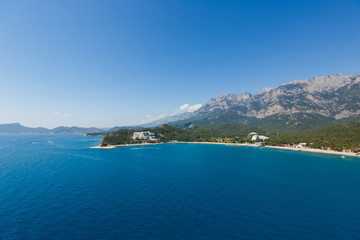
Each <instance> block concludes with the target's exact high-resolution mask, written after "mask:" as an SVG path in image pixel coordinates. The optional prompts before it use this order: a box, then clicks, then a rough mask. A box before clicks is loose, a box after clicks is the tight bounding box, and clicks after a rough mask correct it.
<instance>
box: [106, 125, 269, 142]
mask: <svg viewBox="0 0 360 240" xmlns="http://www.w3.org/2000/svg"><path fill="white" fill-rule="evenodd" d="M141 131H151V132H152V133H155V135H156V137H157V138H158V139H159V141H160V142H169V141H184V142H218V141H227V142H239V141H242V139H243V138H245V137H247V134H248V133H249V132H252V131H256V132H258V133H262V134H265V131H263V130H260V129H257V128H255V127H248V126H242V125H238V124H219V125H217V126H214V127H189V128H186V129H180V128H176V127H172V126H170V125H162V126H160V127H156V128H152V129H150V128H147V129H142V130H141ZM134 132H135V131H134V130H129V129H121V130H118V131H116V132H110V133H107V134H106V135H105V136H104V139H103V142H102V145H104V146H105V145H118V144H131V143H136V142H135V141H134V140H132V138H131V136H132V134H133V133H134ZM137 142H139V141H137Z"/></svg>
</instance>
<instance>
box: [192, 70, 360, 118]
mask: <svg viewBox="0 0 360 240" xmlns="http://www.w3.org/2000/svg"><path fill="white" fill-rule="evenodd" d="M215 110H218V111H228V110H232V111H235V112H236V113H237V114H238V115H242V116H247V117H255V118H265V117H268V116H271V115H274V114H294V113H314V114H319V115H322V116H326V117H332V118H334V119H342V118H346V117H350V116H355V115H359V114H360V75H356V76H345V75H343V74H333V75H330V76H321V77H316V78H312V79H306V80H296V81H292V82H289V83H286V84H283V85H281V86H279V87H277V88H274V89H271V88H266V89H263V90H262V91H260V92H259V93H257V94H255V95H251V94H250V93H243V94H222V95H220V96H218V97H216V98H213V99H211V100H210V101H209V102H208V103H207V104H205V105H204V106H203V107H202V108H200V109H199V110H197V111H196V112H195V113H194V114H193V116H197V115H200V114H203V113H209V112H212V111H215Z"/></svg>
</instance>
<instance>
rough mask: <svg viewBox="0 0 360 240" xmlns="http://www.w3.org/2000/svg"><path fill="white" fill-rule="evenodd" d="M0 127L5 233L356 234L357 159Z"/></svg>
mask: <svg viewBox="0 0 360 240" xmlns="http://www.w3.org/2000/svg"><path fill="white" fill-rule="evenodd" d="M99 140H100V137H86V136H83V135H56V134H52V135H51V134H0V193H1V194H0V238H1V239H359V238H360V230H359V229H360V228H359V224H360V188H359V183H360V159H359V158H356V157H346V158H345V159H342V158H341V157H340V156H336V155H327V154H315V153H304V152H292V151H281V150H275V149H265V148H254V147H232V146H225V145H211V144H180V143H179V144H173V143H170V144H159V145H149V146H132V147H120V148H116V149H106V150H102V149H89V147H91V146H95V145H98V144H99Z"/></svg>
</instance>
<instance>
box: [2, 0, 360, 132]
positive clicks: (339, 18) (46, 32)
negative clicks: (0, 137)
mask: <svg viewBox="0 0 360 240" xmlns="http://www.w3.org/2000/svg"><path fill="white" fill-rule="evenodd" d="M359 13H360V1H358V0H353V1H346V0H343V1H331V0H329V1H313V0H312V1H307V0H302V1H296V0H292V1H240V0H239V1H211V0H205V1H185V0H181V1H180V0H179V1H175V0H174V1H171V0H164V1H157V0H154V1H136V0H129V1H120V0H119V1H13V0H9V1H0V113H1V117H0V123H10V122H20V123H22V124H24V125H26V126H45V127H55V126H59V125H67V126H72V125H78V126H98V127H110V126H115V125H129V124H136V123H139V122H141V120H146V119H147V116H148V117H149V115H151V116H158V115H161V114H164V113H171V112H174V111H180V106H183V105H184V104H189V106H192V105H195V104H204V103H206V102H207V101H208V100H209V99H210V98H212V97H216V96H217V95H219V94H222V93H243V92H250V93H256V92H258V91H259V90H261V89H262V88H265V87H276V86H278V85H280V84H282V83H286V82H288V81H291V80H298V79H306V78H311V77H315V76H319V75H330V74H333V73H344V74H346V75H354V74H359V73H360V61H359V55H360V41H359V39H360V31H359V29H360V14H359ZM186 106H187V105H186ZM186 106H185V108H186ZM182 108H183V109H184V106H183V107H182Z"/></svg>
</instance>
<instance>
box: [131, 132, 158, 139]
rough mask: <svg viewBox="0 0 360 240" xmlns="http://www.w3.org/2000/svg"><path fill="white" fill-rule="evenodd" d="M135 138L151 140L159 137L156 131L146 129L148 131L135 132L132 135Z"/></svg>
mask: <svg viewBox="0 0 360 240" xmlns="http://www.w3.org/2000/svg"><path fill="white" fill-rule="evenodd" d="M132 139H133V140H150V141H157V138H156V136H155V134H154V133H152V132H149V131H146V132H134V134H133V136H132Z"/></svg>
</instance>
